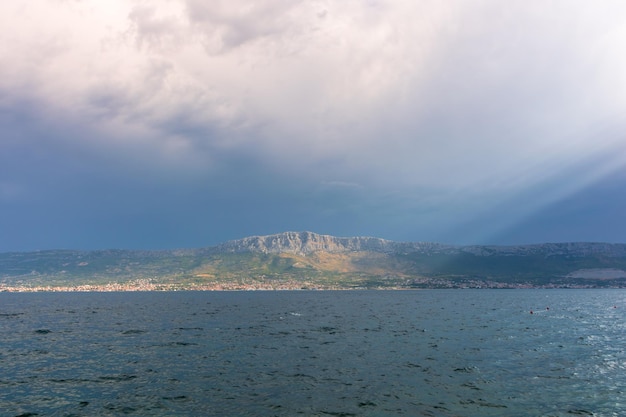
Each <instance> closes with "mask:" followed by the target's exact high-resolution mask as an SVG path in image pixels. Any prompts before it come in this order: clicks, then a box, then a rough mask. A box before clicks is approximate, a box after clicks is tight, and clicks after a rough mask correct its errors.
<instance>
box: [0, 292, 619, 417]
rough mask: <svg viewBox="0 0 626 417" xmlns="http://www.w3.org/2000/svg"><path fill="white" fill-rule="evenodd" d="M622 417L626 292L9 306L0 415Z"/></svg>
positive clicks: (121, 299) (96, 298)
mask: <svg viewBox="0 0 626 417" xmlns="http://www.w3.org/2000/svg"><path fill="white" fill-rule="evenodd" d="M126 415H128V416H437V417H439V416H441V417H451V416H456V417H458V416H481V417H483V416H520V417H522V416H524V417H526V416H561V417H575V416H625V415H626V290H615V289H614V290H574V289H567V290H566V289H558V290H557V289H550V290H543V289H541V290H540V289H515V290H487V289H476V290H415V291H413V290H407V291H388V290H361V291H241V292H208V291H207V292H192V291H189V292H119V293H0V416H2V417H4V416H7V417H16V416H21V417H27V416H65V417H70V416H126Z"/></svg>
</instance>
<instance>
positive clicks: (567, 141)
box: [0, 0, 626, 193]
mask: <svg viewBox="0 0 626 417" xmlns="http://www.w3.org/2000/svg"><path fill="white" fill-rule="evenodd" d="M0 10H1V11H2V13H0V45H2V46H0V57H1V58H2V61H3V62H5V63H6V62H8V63H10V65H2V67H0V92H1V94H2V96H3V97H2V101H3V102H5V103H8V104H7V105H10V103H11V100H18V99H23V98H24V97H28V98H29V99H30V100H32V101H33V103H36V104H37V106H38V109H40V111H41V112H42V113H41V114H42V117H48V118H50V119H52V120H55V121H57V122H59V123H63V122H64V121H65V122H66V123H68V124H72V125H74V126H80V127H81V129H82V130H83V131H84V132H85V134H84V138H83V139H82V141H83V143H82V145H81V146H90V145H89V141H93V142H94V146H97V147H104V148H107V149H110V151H111V152H121V153H124V152H126V153H128V154H132V155H135V154H148V155H150V157H149V158H146V159H151V160H152V162H153V163H160V162H159V161H161V162H164V163H168V164H174V165H175V164H176V163H180V164H181V165H183V166H184V167H188V165H189V164H190V163H191V164H199V165H206V164H210V163H212V161H213V160H214V159H213V158H215V157H216V154H217V155H218V156H219V153H220V152H235V153H236V152H242V153H246V154H251V153H254V154H256V158H259V159H261V160H265V161H266V163H267V164H273V165H277V164H279V165H280V166H281V169H284V170H286V171H287V173H293V172H296V173H299V174H300V175H305V176H307V175H308V176H313V177H319V178H318V179H319V180H320V181H327V182H328V183H332V182H333V181H335V182H336V183H337V184H339V183H342V182H343V183H367V184H369V186H373V187H378V188H381V189H385V188H386V189H388V188H393V189H398V190H402V189H404V187H420V186H432V187H437V186H444V187H447V188H448V191H446V192H453V191H450V190H454V189H458V190H464V191H463V192H464V193H467V192H468V191H467V190H468V189H472V188H478V189H479V190H478V191H476V193H478V192H481V193H482V192H484V189H493V190H494V191H502V190H506V189H509V190H510V189H511V188H520V189H521V188H524V187H529V186H533V185H536V184H537V183H540V182H541V181H543V180H544V178H545V177H546V176H550V175H556V174H558V172H560V171H561V170H563V169H571V167H572V166H573V165H575V164H578V163H580V162H581V160H582V159H584V158H586V156H587V155H590V154H594V153H595V152H596V150H597V149H598V148H599V147H601V148H602V149H603V151H606V149H607V148H609V149H615V150H618V151H623V150H624V145H623V143H624V142H623V139H622V138H623V136H621V135H620V133H621V132H618V133H615V134H611V135H606V136H599V135H597V134H596V132H602V128H601V127H602V126H609V127H614V126H615V125H616V123H618V122H620V123H621V122H622V121H623V116H624V109H625V108H626V75H625V74H626V58H624V54H623V53H622V51H623V49H624V46H625V45H624V43H626V41H624V39H626V38H625V35H626V29H624V28H625V27H626V5H624V3H623V2H619V1H608V0H607V1H601V2H594V3H589V2H584V1H577V2H570V1H568V2H565V1H563V2H558V1H557V2H552V3H549V4H546V3H545V2H539V1H510V2H506V3H502V2H499V1H480V2H464V1H450V2H443V3H442V2H431V1H403V0H396V1H391V0H390V1H384V0H380V1H368V2H364V1H357V0H347V1H333V0H308V1H305V0H301V1H289V0H264V1H257V2H247V1H213V2H208V3H207V2H202V1H196V0H187V1H183V0H180V1H175V0H169V1H168V0H160V1H131V0H127V1H124V0H116V1H114V0H111V1H107V2H98V1H83V2H59V1H45V0H38V1H33V2H28V3H19V2H5V3H3V4H2V6H0ZM618 125H619V123H618ZM619 126H620V127H621V126H622V125H619ZM74 137H78V135H75V136H74ZM95 142H97V143H95ZM152 158H154V159H152ZM615 169H618V168H615ZM309 172H313V173H312V174H309ZM407 189H408V188H407Z"/></svg>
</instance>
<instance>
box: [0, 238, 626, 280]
mask: <svg viewBox="0 0 626 417" xmlns="http://www.w3.org/2000/svg"><path fill="white" fill-rule="evenodd" d="M468 287H481V288H485V287H487V288H519V287H575V288H580V287H582V288H589V287H594V288H595V287H612V288H614V287H620V288H621V287H626V244H608V243H545V244H536V245H520V246H486V245H482V246H481V245H473V246H454V245H443V244H438V243H429V242H394V241H389V240H385V239H379V238H375V237H334V236H329V235H320V234H316V233H312V232H286V233H280V234H275V235H269V236H252V237H246V238H243V239H238V240H233V241H229V242H225V243H222V244H220V245H217V246H213V247H208V248H200V249H184V250H164V251H133V250H101V251H71V250H50V251H39V252H16V253H0V289H5V290H14V289H22V290H26V289H85V290H98V289H112V290H125V289H278V288H290V289H296V288H298V289H299V288H320V289H328V288H468Z"/></svg>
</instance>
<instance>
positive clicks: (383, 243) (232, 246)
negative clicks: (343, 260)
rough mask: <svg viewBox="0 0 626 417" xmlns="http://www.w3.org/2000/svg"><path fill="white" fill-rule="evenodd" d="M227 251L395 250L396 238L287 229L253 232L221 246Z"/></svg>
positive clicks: (304, 253)
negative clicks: (256, 233)
mask: <svg viewBox="0 0 626 417" xmlns="http://www.w3.org/2000/svg"><path fill="white" fill-rule="evenodd" d="M219 248H220V249H221V250H224V251H227V252H262V253H293V254H297V255H307V254H310V253H313V252H320V251H324V252H330V253H341V252H355V251H375V252H392V251H393V249H394V242H391V241H388V240H385V239H380V238H375V237H335V236H330V235H321V234H317V233H313V232H308V231H305V232H284V233H279V234H274V235H267V236H251V237H246V238H243V239H238V240H232V241H229V242H226V243H224V244H222V245H220V246H219Z"/></svg>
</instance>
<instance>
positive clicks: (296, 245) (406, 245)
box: [215, 231, 626, 257]
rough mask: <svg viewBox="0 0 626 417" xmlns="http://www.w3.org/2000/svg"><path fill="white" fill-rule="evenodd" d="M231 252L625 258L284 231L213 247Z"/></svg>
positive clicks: (546, 247)
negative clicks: (465, 254)
mask: <svg viewBox="0 0 626 417" xmlns="http://www.w3.org/2000/svg"><path fill="white" fill-rule="evenodd" d="M215 249H217V250H218V251H224V252H230V253H243V252H259V253H274V254H277V253H291V254H296V255H309V254H312V253H315V252H328V253H346V252H376V253H388V254H391V253H396V254H399V253H405V254H408V253H422V254H429V253H431V254H449V255H452V254H460V253H468V254H473V255H475V256H495V255H499V256H507V255H515V256H524V255H542V256H557V255H558V256H590V255H594V254H603V255H605V256H611V257H626V244H621V243H600V242H564V243H538V244H530V245H508V246H504V245H503V246H498V245H467V246H459V245H446V244H440V243H433V242H396V241H392V240H386V239H381V238H376V237H335V236H331V235H323V234H317V233H313V232H306V231H305V232H284V233H279V234H274V235H266V236H250V237H246V238H243V239H237V240H232V241H228V242H226V243H223V244H221V245H218V246H216V247H215Z"/></svg>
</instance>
